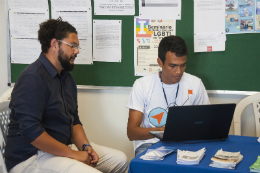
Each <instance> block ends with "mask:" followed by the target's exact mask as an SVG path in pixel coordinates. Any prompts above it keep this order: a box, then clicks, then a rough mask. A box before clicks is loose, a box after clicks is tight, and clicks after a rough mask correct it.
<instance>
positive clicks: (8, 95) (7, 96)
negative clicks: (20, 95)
mask: <svg viewBox="0 0 260 173" xmlns="http://www.w3.org/2000/svg"><path fill="white" fill-rule="evenodd" d="M12 91H13V88H9V89H8V90H6V91H5V92H4V93H3V94H2V95H1V96H0V102H3V101H7V100H11V93H12Z"/></svg>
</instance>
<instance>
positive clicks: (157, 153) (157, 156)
mask: <svg viewBox="0 0 260 173" xmlns="http://www.w3.org/2000/svg"><path fill="white" fill-rule="evenodd" d="M175 149H176V148H175V147H165V146H162V147H159V148H156V149H148V150H147V152H146V153H145V155H143V156H141V157H140V159H143V160H163V159H164V158H165V156H166V155H168V154H170V153H172V152H173V151H174V150H175Z"/></svg>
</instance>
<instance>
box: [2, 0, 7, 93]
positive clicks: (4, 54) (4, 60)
mask: <svg viewBox="0 0 260 173" xmlns="http://www.w3.org/2000/svg"><path fill="white" fill-rule="evenodd" d="M5 20H6V17H5V1H4V0H0V23H1V25H0V95H2V94H3V93H4V91H6V90H7V89H8V87H7V83H8V80H7V47H6V21H5Z"/></svg>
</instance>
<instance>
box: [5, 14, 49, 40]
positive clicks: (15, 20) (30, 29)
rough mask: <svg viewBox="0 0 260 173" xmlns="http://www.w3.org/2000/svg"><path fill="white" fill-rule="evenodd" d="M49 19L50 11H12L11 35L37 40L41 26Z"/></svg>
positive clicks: (10, 15)
mask: <svg viewBox="0 0 260 173" xmlns="http://www.w3.org/2000/svg"><path fill="white" fill-rule="evenodd" d="M48 19H49V11H46V10H43V9H38V10H30V9H27V10H25V9H10V10H9V20H10V33H11V37H18V36H22V37H29V38H32V37H33V38H37V37H38V30H39V24H40V23H42V22H44V21H45V20H48Z"/></svg>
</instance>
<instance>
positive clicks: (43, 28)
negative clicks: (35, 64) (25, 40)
mask: <svg viewBox="0 0 260 173" xmlns="http://www.w3.org/2000/svg"><path fill="white" fill-rule="evenodd" d="M70 33H75V34H77V31H76V28H74V27H73V26H72V25H71V24H69V23H68V22H66V21H62V18H61V17H59V18H58V19H49V20H47V21H45V22H43V23H41V24H40V29H39V31H38V40H39V42H40V43H41V47H42V52H43V53H48V50H49V48H50V42H51V40H52V39H53V38H55V39H56V40H63V39H64V38H66V37H67V36H68V34H70ZM59 44H60V43H59Z"/></svg>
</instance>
